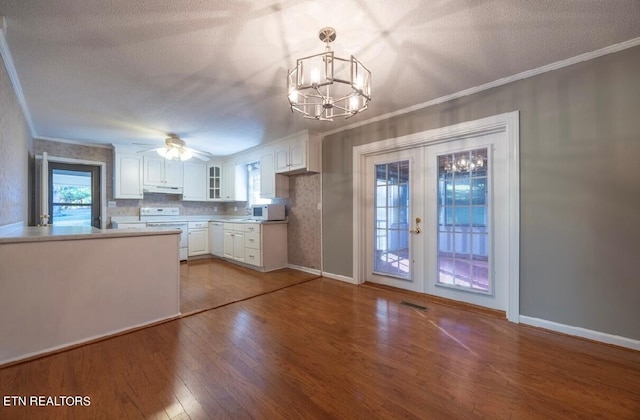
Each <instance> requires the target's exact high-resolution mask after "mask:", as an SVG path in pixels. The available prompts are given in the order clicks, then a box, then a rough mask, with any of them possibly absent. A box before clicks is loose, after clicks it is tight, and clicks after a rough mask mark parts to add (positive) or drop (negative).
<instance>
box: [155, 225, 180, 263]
mask: <svg viewBox="0 0 640 420" xmlns="http://www.w3.org/2000/svg"><path fill="white" fill-rule="evenodd" d="M147 226H148V227H162V228H167V229H180V261H182V260H186V259H187V255H186V254H187V252H186V250H187V247H188V246H189V232H188V227H189V225H188V224H186V223H179V222H147ZM183 254H184V255H183Z"/></svg>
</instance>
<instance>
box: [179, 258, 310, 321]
mask: <svg viewBox="0 0 640 420" xmlns="http://www.w3.org/2000/svg"><path fill="white" fill-rule="evenodd" d="M317 277H318V276H317V275H315V274H309V273H305V272H303V271H298V270H292V269H289V268H285V269H282V270H276V271H271V272H269V273H261V272H258V271H255V270H251V269H248V268H244V267H241V266H238V265H236V264H232V263H229V262H226V261H224V260H222V259H218V258H205V259H201V260H192V261H189V262H183V263H181V264H180V312H182V315H191V314H194V313H197V312H201V311H203V310H207V309H213V308H217V307H219V306H223V305H227V304H229V303H233V302H238V301H241V300H244V299H247V298H250V297H254V296H259V295H261V294H264V293H269V292H273V291H275V290H278V289H282V288H283V287H288V286H291V285H294V284H298V283H302V282H305V281H308V280H311V279H314V278H317Z"/></svg>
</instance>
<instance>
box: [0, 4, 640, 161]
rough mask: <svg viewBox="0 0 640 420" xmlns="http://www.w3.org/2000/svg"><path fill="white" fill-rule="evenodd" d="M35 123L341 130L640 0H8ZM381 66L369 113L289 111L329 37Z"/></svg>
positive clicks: (251, 138) (74, 133)
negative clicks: (310, 58)
mask: <svg viewBox="0 0 640 420" xmlns="http://www.w3.org/2000/svg"><path fill="white" fill-rule="evenodd" d="M0 14H2V15H4V16H5V19H6V38H7V43H8V45H9V49H10V51H11V54H12V56H13V60H14V63H15V68H16V70H17V74H18V76H19V79H20V82H21V85H22V89H23V91H24V96H25V98H26V102H27V106H28V109H29V112H30V114H31V117H32V120H33V129H34V131H35V134H36V136H38V137H45V138H60V139H68V140H75V141H83V142H96V143H118V144H127V143H130V142H137V143H145V144H149V145H154V146H155V145H160V144H161V143H162V142H163V139H164V138H165V137H166V134H167V133H168V132H174V133H177V134H178V135H180V136H181V137H183V138H184V139H185V140H186V141H187V144H188V145H189V146H192V147H195V148H199V149H203V150H207V151H209V152H211V153H213V154H216V155H227V154H231V153H234V152H237V151H240V150H243V149H246V148H249V147H252V146H255V145H257V144H259V143H261V142H265V141H270V140H274V139H277V138H280V137H283V136H286V135H288V134H291V133H294V132H297V131H300V130H302V129H305V128H309V129H312V130H317V131H329V130H334V129H336V128H338V127H341V126H344V125H347V124H352V123H354V122H359V121H364V120H366V119H370V118H372V117H375V116H377V115H382V114H385V113H388V112H392V111H396V110H399V109H402V108H406V107H409V106H412V105H415V104H419V103H423V102H426V101H429V100H432V99H435V98H438V97H441V96H444V95H448V94H451V93H455V92H459V91H462V90H465V89H468V88H471V87H475V86H479V85H482V84H485V83H488V82H491V81H494V80H497V79H500V78H503V77H506V76H510V75H514V74H517V73H520V72H523V71H526V70H529V69H533V68H537V67H540V66H544V65H546V64H550V63H553V62H556V61H559V60H563V59H566V58H570V57H573V56H576V55H579V54H583V53H586V52H591V51H594V50H597V49H600V48H603V47H606V46H610V45H613V44H616V43H619V42H622V41H626V40H629V39H633V38H637V37H640V2H639V1H638V0H615V1H613V0H609V1H604V0H581V1H569V0H564V1H563V0H495V1H489V0H442V1H435V0H434V1H427V0H424V1H417V0H402V1H393V2H383V1H364V0H341V1H332V0H323V1H300V0H291V1H281V2H277V1H259V0H246V1H240V0H238V1H229V0H226V1H215V0H180V1H175V0H170V1H160V0H136V1H131V0H29V1H26V0H0ZM324 26H333V27H334V28H336V30H337V34H338V37H337V40H336V41H335V42H334V43H333V45H332V47H333V50H334V51H335V52H336V55H338V56H348V55H350V54H354V55H355V56H356V57H357V58H358V59H359V60H360V61H362V62H363V63H364V64H365V65H366V66H367V67H368V68H369V69H370V70H371V71H372V74H373V99H372V102H371V104H370V107H369V109H368V110H367V111H365V112H363V113H362V114H360V115H358V116H356V117H354V118H352V119H349V120H346V121H345V120H339V121H334V122H332V123H327V122H318V121H310V120H304V119H302V118H301V117H300V116H299V115H298V114H295V115H294V114H292V113H291V112H290V110H289V108H288V102H287V98H286V72H287V69H288V68H290V67H292V66H293V65H294V63H295V59H296V58H298V57H301V56H306V55H310V54H315V53H319V52H321V51H322V50H323V48H324V46H323V44H322V43H321V42H320V41H319V40H318V37H317V33H318V30H319V29H320V28H322V27H324Z"/></svg>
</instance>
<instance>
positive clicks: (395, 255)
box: [373, 160, 410, 279]
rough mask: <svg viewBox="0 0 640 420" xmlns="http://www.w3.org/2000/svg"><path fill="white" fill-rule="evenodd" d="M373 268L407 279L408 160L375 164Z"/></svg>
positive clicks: (408, 272) (408, 265)
mask: <svg viewBox="0 0 640 420" xmlns="http://www.w3.org/2000/svg"><path fill="white" fill-rule="evenodd" d="M375 174H376V179H375V189H374V191H375V197H374V203H375V209H374V212H375V213H374V214H375V244H374V245H375V247H374V249H375V251H374V252H375V255H374V263H373V271H374V272H375V273H377V274H383V275H388V276H393V277H400V278H404V279H408V278H409V276H410V269H409V267H410V264H409V223H408V222H409V161H408V160H405V161H399V162H391V163H383V164H378V165H375Z"/></svg>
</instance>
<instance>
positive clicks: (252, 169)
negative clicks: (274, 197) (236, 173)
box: [247, 162, 271, 207]
mask: <svg viewBox="0 0 640 420" xmlns="http://www.w3.org/2000/svg"><path fill="white" fill-rule="evenodd" d="M247 173H248V176H247V192H248V194H247V195H248V200H247V207H251V206H252V205H254V204H271V199H270V198H262V197H260V162H252V163H249V164H247Z"/></svg>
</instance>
